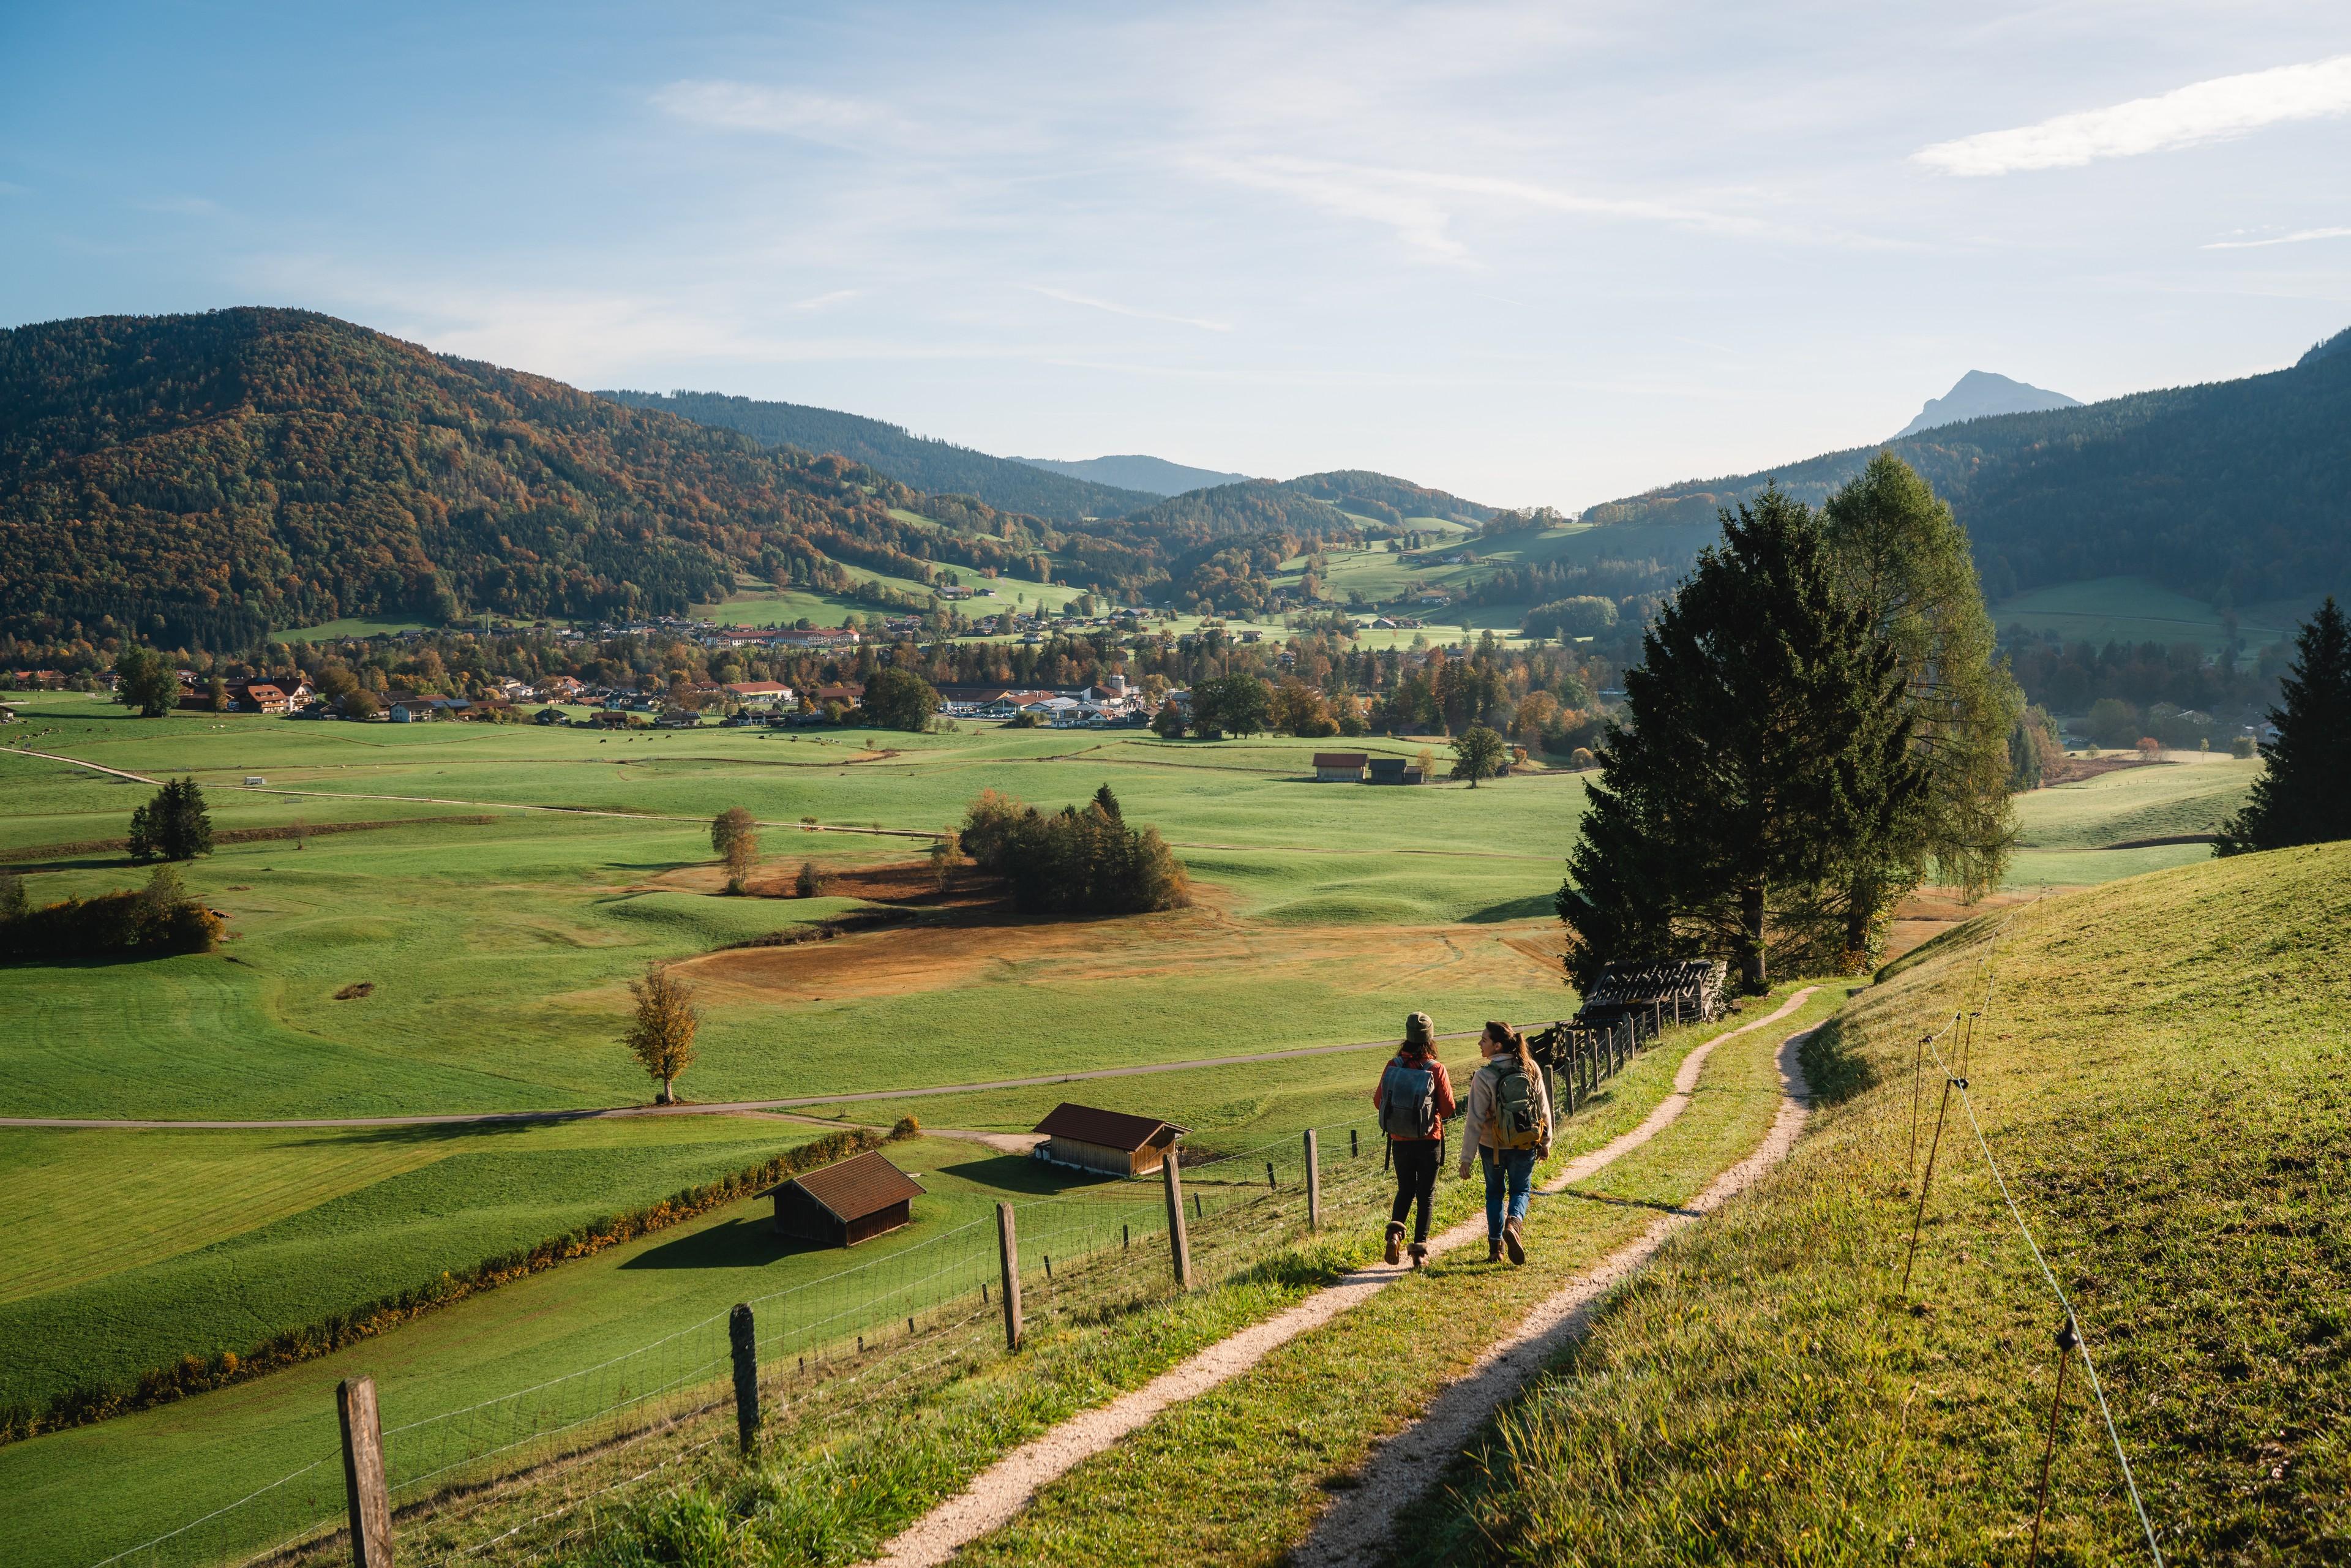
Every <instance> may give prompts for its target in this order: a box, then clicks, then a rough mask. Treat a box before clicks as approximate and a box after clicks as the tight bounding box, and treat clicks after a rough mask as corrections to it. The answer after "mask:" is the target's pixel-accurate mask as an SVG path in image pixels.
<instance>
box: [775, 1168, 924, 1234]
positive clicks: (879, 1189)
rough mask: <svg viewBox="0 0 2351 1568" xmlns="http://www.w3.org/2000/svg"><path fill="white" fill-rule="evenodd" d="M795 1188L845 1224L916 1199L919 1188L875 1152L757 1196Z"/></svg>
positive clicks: (918, 1185) (797, 1179) (921, 1189)
mask: <svg viewBox="0 0 2351 1568" xmlns="http://www.w3.org/2000/svg"><path fill="white" fill-rule="evenodd" d="M788 1186H796V1187H798V1188H799V1189H800V1190H801V1191H802V1192H804V1193H806V1194H808V1195H809V1196H810V1197H812V1198H814V1199H816V1200H817V1201H818V1202H819V1203H820V1204H822V1205H824V1207H826V1208H827V1209H828V1210H830V1211H831V1214H832V1217H833V1218H835V1219H838V1220H841V1221H842V1222H843V1223H846V1222H848V1221H850V1220H852V1219H862V1218H865V1217H866V1216H867V1215H869V1214H878V1213H880V1212H881V1211H882V1210H883V1209H885V1208H887V1207H890V1206H891V1205H892V1204H893V1203H903V1202H904V1201H905V1200H906V1199H908V1198H910V1197H921V1196H922V1195H923V1188H922V1186H921V1185H920V1184H919V1183H917V1182H916V1181H915V1180H914V1177H913V1176H908V1175H907V1174H906V1173H905V1172H904V1171H902V1170H900V1169H899V1168H898V1167H897V1166H893V1165H892V1164H891V1163H890V1162H889V1161H888V1160H886V1159H883V1157H882V1155H880V1154H879V1153H878V1152H872V1151H869V1152H868V1153H865V1154H862V1155H855V1156H853V1157H852V1158H849V1159H845V1160H842V1161H841V1163H840V1164H839V1165H831V1166H825V1167H824V1168H823V1169H822V1170H813V1171H810V1172H809V1173H808V1174H807V1175H805V1176H794V1177H793V1178H792V1179H791V1180H789V1181H788V1182H783V1183H780V1184H778V1186H771V1187H769V1188H768V1191H767V1192H763V1193H761V1194H760V1195H759V1196H760V1197H767V1196H768V1194H769V1193H775V1192H780V1191H782V1190H783V1188H785V1187H788Z"/></svg>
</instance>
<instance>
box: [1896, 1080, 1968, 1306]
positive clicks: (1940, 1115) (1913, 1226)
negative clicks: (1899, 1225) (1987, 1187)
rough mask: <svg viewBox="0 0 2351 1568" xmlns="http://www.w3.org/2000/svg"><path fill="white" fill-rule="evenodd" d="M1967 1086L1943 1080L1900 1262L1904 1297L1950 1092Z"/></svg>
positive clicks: (1915, 1259) (1930, 1185) (1916, 1255)
mask: <svg viewBox="0 0 2351 1568" xmlns="http://www.w3.org/2000/svg"><path fill="white" fill-rule="evenodd" d="M1967 1086H1968V1081H1967V1080H1966V1079H1964V1078H1949V1077H1947V1078H1945V1079H1944V1080H1943V1106H1942V1109H1941V1110H1939V1111H1938V1112H1936V1113H1935V1141H1934V1142H1933V1143H1931V1144H1929V1145H1927V1174H1926V1176H1923V1177H1922V1178H1920V1180H1919V1183H1918V1212H1917V1214H1916V1215H1914V1216H1912V1217H1911V1220H1910V1255H1909V1256H1908V1257H1907V1258H1905V1259H1904V1260H1902V1293H1903V1294H1904V1295H1905V1296H1907V1295H1908V1294H1909V1293H1910V1266H1911V1265H1912V1264H1914V1263H1916V1262H1917V1260H1918V1228H1919V1227H1920V1226H1921V1225H1923V1224H1925V1223H1926V1221H1927V1194H1928V1191H1929V1190H1931V1189H1932V1188H1933V1186H1934V1185H1935V1155H1937V1154H1938V1153H1939V1152H1941V1150H1942V1147H1943V1119H1944V1118H1945V1117H1946V1116H1948V1115H1949V1114H1950V1112H1951V1091H1952V1089H1954V1088H1959V1089H1965V1088H1966V1087H1967Z"/></svg>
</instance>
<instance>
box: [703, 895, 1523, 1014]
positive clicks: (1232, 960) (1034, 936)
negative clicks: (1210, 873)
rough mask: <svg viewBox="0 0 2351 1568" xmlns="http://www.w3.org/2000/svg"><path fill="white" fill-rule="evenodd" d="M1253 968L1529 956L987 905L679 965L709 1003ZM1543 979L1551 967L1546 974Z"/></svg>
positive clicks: (1455, 972)
mask: <svg viewBox="0 0 2351 1568" xmlns="http://www.w3.org/2000/svg"><path fill="white" fill-rule="evenodd" d="M1238 965H1247V966H1248V967H1249V973H1250V975H1251V976H1252V977H1256V978H1258V979H1260V980H1262V979H1264V978H1267V977H1279V976H1280V975H1282V974H1284V973H1295V974H1296V975H1297V976H1298V977H1299V978H1300V979H1301V980H1315V981H1327V980H1328V979H1329V978H1330V977H1331V976H1332V973H1333V972H1334V969H1335V971H1336V972H1338V973H1342V974H1348V975H1353V976H1356V977H1359V978H1358V980H1357V981H1356V985H1357V988H1359V989H1363V990H1366V991H1391V990H1393V991H1410V990H1413V989H1416V988H1421V987H1424V986H1426V984H1427V983H1428V981H1429V979H1430V977H1432V976H1434V975H1437V974H1438V973H1442V974H1443V976H1444V979H1445V983H1446V984H1447V985H1461V986H1468V985H1474V984H1479V983H1482V982H1485V981H1489V980H1490V981H1491V982H1492V983H1494V984H1497V985H1502V986H1512V987H1517V986H1523V985H1525V984H1526V980H1527V972H1528V960H1527V957H1526V956H1524V954H1523V953H1522V952H1521V951H1520V950H1519V948H1518V946H1517V944H1515V943H1513V942H1510V941H1508V940H1506V938H1505V933H1504V931H1503V930H1502V929H1500V928H1495V927H1486V928H1482V929H1479V928H1468V927H1463V926H1459V925H1428V926H1413V925H1283V926H1279V927H1271V926H1269V927H1257V926H1252V925H1247V924H1244V923H1242V922H1240V921H1237V920H1234V919H1231V918H1229V917H1228V916H1226V915H1221V914H1219V913H1218V912H1217V911H1216V910H1215V909H1213V908H1194V909H1182V910H1176V911H1174V912H1172V913H1169V914H1165V915H1127V916H1122V917H1118V918H1114V919H1101V920H1019V919H1014V918H1010V917H998V916H996V915H992V914H991V913H989V912H987V911H983V910H970V911H967V912H961V913H958V914H956V915H953V916H951V917H950V918H949V919H947V920H946V921H942V922H940V923H938V924H935V925H933V924H925V925H913V926H901V927H898V928H895V929H890V930H882V931H871V932H862V933H859V934H856V935H853V936H841V937H838V938H836V939H835V940H832V941H830V942H809V943H802V944H800V945H799V946H791V947H738V948H728V949H726V950H724V951H721V952H716V953H706V954H705V955H703V956H701V957H698V958H689V959H687V960H685V961H684V962H683V963H681V964H679V965H678V966H676V967H677V968H678V969H679V970H680V971H681V972H682V973H684V975H685V976H687V977H690V978H691V979H692V980H693V981H694V982H695V985H696V986H698V987H700V988H702V992H703V995H704V997H705V999H706V1000H709V1001H712V1002H718V1003H725V1002H729V1001H804V1000H813V999H818V998H822V999H824V1000H827V1001H834V1000H840V999H842V998H862V997H883V996H901V995H904V994H907V993H909V992H914V991H935V990H946V989H949V988H958V987H967V986H970V985H973V984H976V983H978V982H981V981H988V980H993V981H999V982H1000V981H1007V980H1009V981H1015V982H1021V983H1028V984H1050V985H1071V984H1083V983H1086V982H1090V981H1133V980H1141V979H1148V978H1151V977H1156V976H1165V975H1172V974H1177V973H1180V972H1184V971H1187V970H1213V969H1215V968H1217V967H1225V966H1238ZM1545 968H1546V969H1547V970H1548V969H1549V968H1550V966H1545Z"/></svg>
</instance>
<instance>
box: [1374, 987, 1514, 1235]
mask: <svg viewBox="0 0 2351 1568" xmlns="http://www.w3.org/2000/svg"><path fill="white" fill-rule="evenodd" d="M1478 1051H1479V1055H1481V1056H1483V1057H1484V1058H1485V1063H1484V1065H1483V1066H1481V1067H1479V1069H1478V1071H1477V1074H1476V1075H1475V1076H1474V1077H1473V1078H1472V1079H1471V1080H1470V1082H1469V1111H1468V1120H1467V1123H1466V1124H1465V1126H1464V1128H1463V1138H1462V1146H1461V1179H1462V1180H1464V1181H1467V1180H1468V1177H1469V1165H1470V1160H1471V1158H1472V1156H1473V1155H1475V1156H1479V1157H1481V1158H1482V1159H1483V1161H1484V1164H1485V1168H1486V1260H1487V1261H1488V1262H1489V1263H1490V1262H1498V1261H1499V1260H1500V1259H1501V1257H1502V1254H1503V1252H1504V1250H1505V1249H1507V1250H1508V1251H1509V1253H1510V1261H1511V1262H1513V1263H1523V1262H1525V1261H1526V1260H1527V1251H1526V1237H1525V1228H1526V1218H1527V1198H1528V1196H1529V1195H1530V1194H1531V1192H1532V1191H1533V1188H1534V1171H1535V1165H1536V1163H1537V1162H1538V1161H1540V1160H1541V1159H1542V1158H1544V1157H1545V1156H1546V1155H1549V1154H1550V1153H1551V1096H1550V1095H1549V1093H1547V1092H1545V1090H1544V1088H1543V1080H1542V1074H1541V1071H1538V1070H1537V1069H1536V1067H1535V1064H1534V1061H1533V1059H1532V1058H1531V1057H1530V1056H1529V1055H1528V1054H1527V1046H1526V1040H1525V1039H1524V1038H1523V1037H1521V1036H1520V1034H1519V1032H1518V1031H1517V1030H1513V1029H1511V1028H1510V1025H1508V1024H1506V1023H1492V1022H1489V1023H1488V1024H1487V1025H1486V1030H1485V1032H1484V1033H1483V1034H1481V1035H1480V1036H1479V1039H1478ZM1372 1103H1373V1104H1374V1106H1376V1107H1378V1109H1379V1113H1380V1131H1381V1132H1383V1133H1384V1134H1387V1140H1388V1154H1389V1157H1390V1159H1391V1161H1392V1162H1393V1163H1394V1165H1395V1178H1396V1194H1395V1205H1394V1207H1391V1208H1390V1209H1389V1211H1388V1234H1387V1249H1386V1254H1387V1260H1388V1261H1389V1262H1390V1263H1395V1262H1396V1261H1398V1260H1400V1258H1401V1257H1402V1255H1403V1253H1404V1250H1405V1246H1404V1238H1405V1217H1406V1216H1407V1215H1409V1216H1411V1218H1412V1220H1413V1232H1412V1248H1411V1253H1412V1266H1413V1267H1414V1268H1416V1269H1417V1268H1419V1267H1421V1266H1422V1265H1423V1264H1424V1263H1426V1261H1427V1260H1428V1219H1429V1209H1430V1207H1432V1206H1433V1204H1434V1203H1435V1201H1436V1189H1437V1167H1439V1166H1442V1165H1443V1164H1444V1163H1445V1121H1446V1118H1447V1117H1448V1116H1451V1115H1453V1114H1455V1113H1456V1112H1457V1110H1458V1106H1457V1104H1456V1103H1455V1101H1454V1097H1453V1082H1452V1080H1451V1078H1449V1077H1448V1076H1447V1073H1446V1071H1445V1063H1443V1062H1442V1061H1438V1060H1437V1026H1436V1024H1435V1023H1433V1022H1431V1021H1430V1019H1429V1016H1428V1015H1427V1014H1426V1013H1414V1014H1412V1015H1411V1016H1410V1017H1408V1018H1406V1019H1405V1026H1404V1043H1403V1045H1401V1046H1399V1047H1398V1048H1397V1050H1396V1053H1395V1055H1394V1056H1392V1057H1390V1058H1389V1059H1388V1063H1387V1065H1386V1066H1385V1067H1384V1068H1383V1069H1381V1071H1380V1082H1379V1086H1378V1087H1377V1088H1375V1089H1374V1090H1373V1091H1372Z"/></svg>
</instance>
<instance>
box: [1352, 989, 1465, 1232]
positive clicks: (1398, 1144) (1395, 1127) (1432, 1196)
mask: <svg viewBox="0 0 2351 1568" xmlns="http://www.w3.org/2000/svg"><path fill="white" fill-rule="evenodd" d="M1372 1103H1373V1104H1374V1105H1375V1106H1377V1107H1378V1108H1379V1113H1380V1131H1381V1132H1383V1133H1385V1134H1387V1137H1388V1157H1389V1160H1390V1161H1391V1163H1392V1164H1394V1166H1395V1179H1396V1195H1395V1207H1392V1208H1390V1209H1389V1210H1388V1244H1387V1260H1388V1261H1389V1262H1391V1263H1394V1262H1395V1261H1396V1260H1397V1259H1398V1257H1399V1256H1400V1255H1401V1253H1402V1251H1403V1248H1404V1221H1405V1215H1407V1214H1412V1215H1413V1232H1412V1266H1413V1267H1414V1268H1416V1269H1417V1268H1419V1267H1420V1266H1421V1265H1422V1264H1423V1263H1425V1262H1426V1261H1427V1260H1428V1211H1429V1209H1430V1207H1431V1206H1433V1205H1434V1204H1435V1203H1436V1201H1437V1167H1438V1166H1441V1165H1443V1164H1444V1163H1445V1118H1447V1116H1450V1115H1452V1114H1453V1113H1454V1109H1455V1107H1454V1103H1453V1081H1452V1080H1451V1079H1450V1078H1448V1077H1447V1076H1446V1072H1445V1063H1443V1062H1441V1061H1437V1025H1436V1024H1434V1023H1433V1022H1431V1021H1430V1020H1429V1017H1428V1015H1427V1014H1426V1013H1414V1014H1412V1015H1411V1016H1410V1017H1408V1018H1406V1019H1405V1020H1404V1044H1402V1045H1401V1046H1399V1047H1397V1048H1396V1053H1395V1055H1394V1056H1392V1057H1390V1058H1389V1059H1388V1064H1387V1066H1385V1067H1384V1068H1383V1069H1381V1071H1380V1083H1379V1087H1378V1088H1376V1089H1374V1090H1373V1091H1372ZM1415 1210H1417V1212H1415Z"/></svg>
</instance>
